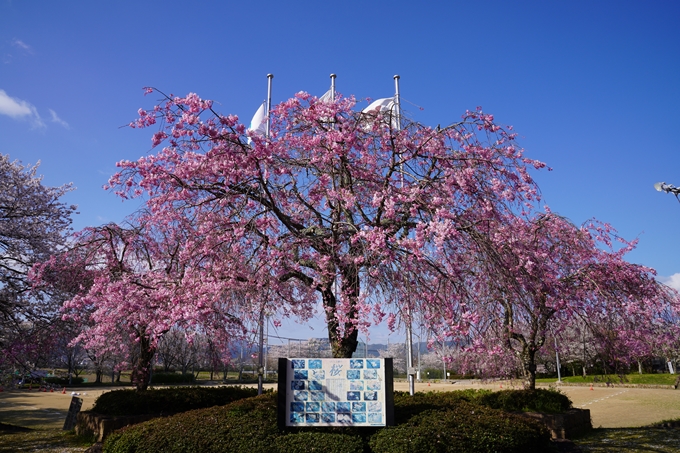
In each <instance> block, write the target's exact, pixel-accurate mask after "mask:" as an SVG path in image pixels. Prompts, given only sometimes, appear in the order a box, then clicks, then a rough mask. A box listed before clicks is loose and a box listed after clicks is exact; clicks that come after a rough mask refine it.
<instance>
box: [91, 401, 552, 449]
mask: <svg viewBox="0 0 680 453" xmlns="http://www.w3.org/2000/svg"><path fill="white" fill-rule="evenodd" d="M169 390H175V389H169ZM177 390H179V389H177ZM508 392H516V391H512V390H510V391H508ZM553 393H555V392H553ZM489 394H490V392H489V391H475V390H465V391H458V392H441V393H435V392H431V393H417V394H416V395H414V396H413V397H411V396H409V395H408V394H406V393H404V392H397V393H396V394H395V398H394V401H395V419H396V423H397V426H395V427H390V428H315V429H308V428H307V429H304V428H288V429H285V430H279V429H278V427H277V407H276V404H277V399H276V398H277V396H276V393H268V394H265V395H262V396H258V397H253V398H246V399H243V400H239V401H235V402H232V403H230V404H228V405H226V406H220V407H212V408H209V409H203V410H195V411H190V412H186V413H182V414H177V415H174V416H171V417H167V418H162V419H155V420H152V421H149V422H146V423H142V424H139V425H135V426H131V427H128V428H126V429H124V430H122V431H119V432H116V433H114V434H113V435H111V436H110V437H109V438H108V439H107V440H106V442H105V444H104V452H105V453H132V452H136V453H156V452H170V453H173V452H178V453H179V452H187V453H192V452H196V453H198V452H201V453H203V452H205V453H211V452H214V453H218V452H220V453H221V452H229V453H232V452H233V453H239V452H253V451H257V452H262V453H284V452H285V453H297V452H299V453H309V452H316V451H318V452H324V453H326V452H327V453H336V452H337V453H341V452H342V453H361V452H366V453H370V452H375V453H378V452H380V453H383V452H385V453H387V452H390V453H393V452H394V453H400V452H404V453H405V452H413V453H416V452H426V453H427V452H442V453H449V452H455V453H457V452H464V451H465V452H473V453H474V452H482V451H483V452H487V451H494V452H499V453H503V452H543V451H550V435H549V433H548V431H547V429H546V428H545V427H544V426H543V425H541V424H540V423H539V422H536V421H533V420H528V419H525V418H523V417H520V416H519V415H515V414H510V413H506V412H503V411H500V410H498V409H493V408H491V407H487V406H484V405H482V404H481V401H482V400H483V399H484V398H485V397H487V395H489ZM507 399H510V400H512V398H505V399H503V398H501V400H503V401H505V400H507Z"/></svg>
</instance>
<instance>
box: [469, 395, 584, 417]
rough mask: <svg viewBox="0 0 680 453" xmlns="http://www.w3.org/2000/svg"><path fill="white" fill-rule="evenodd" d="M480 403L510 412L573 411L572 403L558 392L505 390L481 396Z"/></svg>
mask: <svg viewBox="0 0 680 453" xmlns="http://www.w3.org/2000/svg"><path fill="white" fill-rule="evenodd" d="M479 403H480V404H483V405H485V406H489V407H492V408H494V409H501V410H504V411H508V412H546V413H550V414H557V413H560V412H565V411H567V410H569V409H571V407H572V406H571V401H570V400H569V397H567V395H565V394H564V393H560V392H559V391H557V390H547V389H536V390H503V391H500V392H490V393H487V394H484V395H480V397H479Z"/></svg>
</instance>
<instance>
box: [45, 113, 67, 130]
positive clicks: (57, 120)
mask: <svg viewBox="0 0 680 453" xmlns="http://www.w3.org/2000/svg"><path fill="white" fill-rule="evenodd" d="M49 111H50V115H52V122H53V123H57V124H59V125H61V126H63V127H65V128H66V129H68V128H69V125H68V123H67V122H66V121H64V120H62V119H61V118H59V115H57V112H55V111H54V110H52V109H49Z"/></svg>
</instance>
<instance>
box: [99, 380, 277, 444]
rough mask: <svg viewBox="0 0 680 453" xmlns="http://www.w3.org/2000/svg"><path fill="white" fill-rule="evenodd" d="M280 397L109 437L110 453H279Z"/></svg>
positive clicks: (130, 429)
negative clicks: (278, 411) (277, 406)
mask: <svg viewBox="0 0 680 453" xmlns="http://www.w3.org/2000/svg"><path fill="white" fill-rule="evenodd" d="M276 402H277V401H276V394H273V393H268V394H264V395H261V396H257V397H253V398H247V399H244V400H240V401H236V402H233V403H231V404H229V405H227V406H222V407H211V408H209V409H203V410H196V411H190V412H186V413H183V414H178V415H175V416H172V417H166V418H157V419H154V420H151V421H149V422H146V423H141V424H139V425H134V426H130V427H128V428H126V429H124V430H122V431H118V432H115V433H113V434H112V435H111V436H109V437H108V438H107V439H106V441H105V443H104V451H105V452H106V453H132V452H135V453H160V452H163V453H222V452H230V453H232V452H233V453H236V452H248V453H251V452H258V453H278V449H277V447H276V445H275V440H276V438H277V437H278V436H279V430H278V428H277V425H276Z"/></svg>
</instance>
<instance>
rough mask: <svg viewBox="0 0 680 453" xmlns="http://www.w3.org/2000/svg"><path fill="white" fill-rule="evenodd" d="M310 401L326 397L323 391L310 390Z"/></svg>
mask: <svg viewBox="0 0 680 453" xmlns="http://www.w3.org/2000/svg"><path fill="white" fill-rule="evenodd" d="M310 395H311V397H312V401H323V400H325V399H326V394H325V393H324V392H310Z"/></svg>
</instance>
